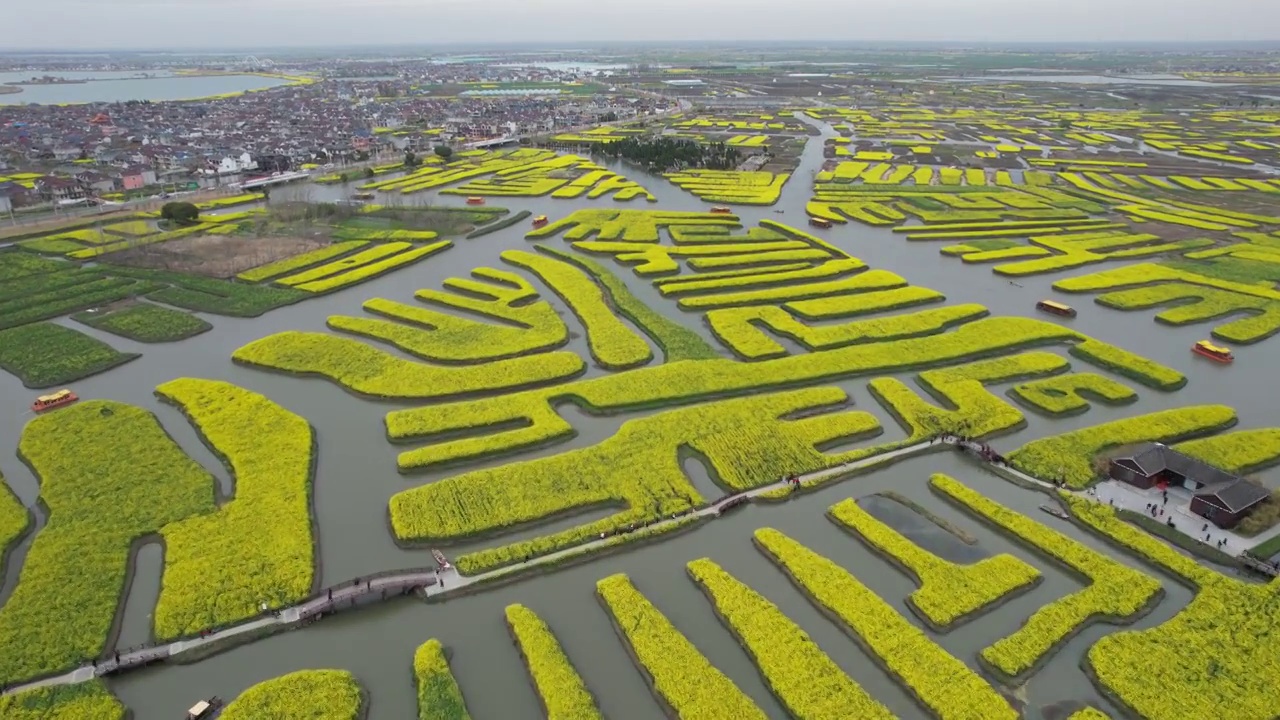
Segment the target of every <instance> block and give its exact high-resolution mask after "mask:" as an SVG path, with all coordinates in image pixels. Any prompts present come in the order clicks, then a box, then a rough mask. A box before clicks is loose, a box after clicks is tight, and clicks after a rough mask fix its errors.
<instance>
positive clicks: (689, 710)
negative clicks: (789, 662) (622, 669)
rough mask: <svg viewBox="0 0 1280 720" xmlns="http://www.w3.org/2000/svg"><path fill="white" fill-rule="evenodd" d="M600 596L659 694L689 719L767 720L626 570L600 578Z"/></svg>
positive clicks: (619, 631)
mask: <svg viewBox="0 0 1280 720" xmlns="http://www.w3.org/2000/svg"><path fill="white" fill-rule="evenodd" d="M596 596H597V597H599V599H600V602H601V603H603V604H604V606H605V608H606V609H607V610H608V611H609V613H610V615H611V616H612V618H613V624H614V627H615V628H616V629H617V631H618V634H619V635H620V636H622V638H623V639H624V641H625V642H626V643H627V645H628V646H629V647H630V648H631V653H632V656H633V657H634V658H635V660H636V662H637V664H638V665H639V666H640V667H639V668H638V669H639V670H640V671H641V672H642V673H644V674H645V675H646V676H647V677H648V679H649V681H650V682H651V683H652V685H653V690H654V692H655V693H656V694H658V695H660V696H661V697H662V700H663V701H664V703H665V704H666V705H667V706H669V707H671V708H673V709H674V710H675V712H676V714H677V715H678V716H679V717H681V718H687V719H688V720H765V719H766V718H767V717H768V716H767V715H765V714H764V712H763V711H762V710H761V709H760V708H759V707H757V706H756V704H755V703H753V702H752V701H751V698H749V697H748V696H747V695H746V694H745V693H743V692H742V690H740V689H739V688H738V686H737V685H735V684H734V683H733V681H732V680H730V679H729V678H728V677H727V676H726V675H725V674H724V673H722V672H720V671H719V670H717V669H716V667H715V666H714V665H712V664H711V662H710V661H709V660H707V658H706V656H704V655H703V654H702V653H700V652H698V649H697V648H696V647H694V645H693V643H691V642H689V639H688V638H686V637H685V636H684V635H682V634H681V633H680V631H679V630H677V629H676V627H675V626H674V625H672V624H671V621H670V620H668V619H667V617H666V616H665V615H663V614H662V612H661V611H660V610H658V608H656V607H654V606H653V603H651V602H649V600H648V598H646V597H645V596H644V595H642V594H641V593H640V591H639V590H637V589H636V587H635V585H633V584H632V583H631V580H630V579H629V578H628V577H627V576H626V575H622V574H619V575H611V576H609V577H607V578H604V579H603V580H600V581H599V582H597V583H596Z"/></svg>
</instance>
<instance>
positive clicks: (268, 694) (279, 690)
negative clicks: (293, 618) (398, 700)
mask: <svg viewBox="0 0 1280 720" xmlns="http://www.w3.org/2000/svg"><path fill="white" fill-rule="evenodd" d="M364 704H365V703H364V691H363V690H361V689H360V683H359V681H357V680H356V677H355V675H352V674H351V673H349V672H347V671H346V670H299V671H297V672H292V673H289V674H288V675H281V676H280V677H277V678H272V679H270V680H266V681H264V682H260V683H258V684H257V685H254V686H253V687H251V688H249V689H248V690H245V691H244V692H242V693H240V695H239V697H237V698H236V699H235V700H232V701H231V702H230V703H228V704H227V707H226V708H225V709H223V711H222V712H221V713H219V714H218V717H219V718H221V719H222V720H265V718H315V719H316V720H360V718H362V717H363V716H364Z"/></svg>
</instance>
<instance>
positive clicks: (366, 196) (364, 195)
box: [351, 192, 373, 200]
mask: <svg viewBox="0 0 1280 720" xmlns="http://www.w3.org/2000/svg"><path fill="white" fill-rule="evenodd" d="M351 197H353V198H355V199H356V200H372V199H373V193H371V192H358V193H353V194H352V195H351Z"/></svg>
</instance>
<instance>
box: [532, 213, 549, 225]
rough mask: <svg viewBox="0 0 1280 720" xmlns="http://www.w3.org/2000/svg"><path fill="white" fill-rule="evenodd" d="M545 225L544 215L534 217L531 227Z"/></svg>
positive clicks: (545, 217) (545, 218)
mask: <svg viewBox="0 0 1280 720" xmlns="http://www.w3.org/2000/svg"><path fill="white" fill-rule="evenodd" d="M546 224H547V216H546V215H539V216H538V217H536V218H534V219H533V226H534V227H542V226H543V225H546Z"/></svg>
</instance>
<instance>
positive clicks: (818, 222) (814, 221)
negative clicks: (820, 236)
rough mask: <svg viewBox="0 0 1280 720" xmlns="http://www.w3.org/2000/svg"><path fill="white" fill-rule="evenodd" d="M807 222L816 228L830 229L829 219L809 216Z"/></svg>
mask: <svg viewBox="0 0 1280 720" xmlns="http://www.w3.org/2000/svg"><path fill="white" fill-rule="evenodd" d="M809 224H810V225H812V226H814V227H816V228H822V229H823V230H830V229H831V221H830V220H825V219H823V218H816V217H811V218H809Z"/></svg>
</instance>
